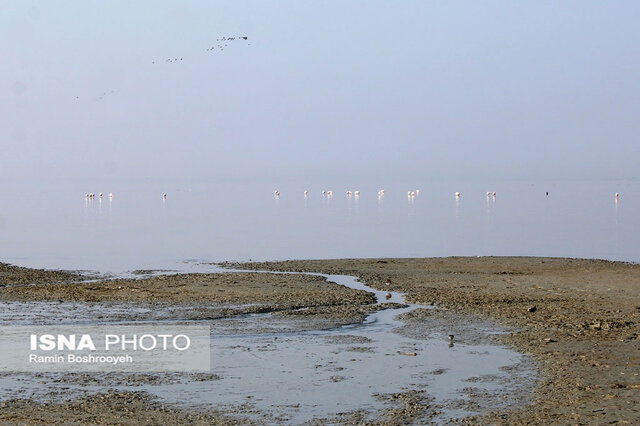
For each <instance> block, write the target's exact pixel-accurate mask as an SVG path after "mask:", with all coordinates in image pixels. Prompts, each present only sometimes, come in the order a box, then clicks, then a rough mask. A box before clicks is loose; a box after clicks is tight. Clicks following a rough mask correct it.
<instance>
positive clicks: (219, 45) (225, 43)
mask: <svg viewBox="0 0 640 426" xmlns="http://www.w3.org/2000/svg"><path fill="white" fill-rule="evenodd" d="M248 40H249V37H247V36H235V37H226V36H225V37H221V38H218V39H216V44H215V45H212V46H211V47H207V49H206V52H214V51H216V50H218V51H223V50H224V49H225V48H228V47H229V46H230V43H235V44H237V43H238V42H241V41H243V42H247V41H248ZM246 45H247V46H251V43H248V42H247V43H246ZM183 60H184V57H182V56H174V57H170V58H166V59H165V60H164V61H162V62H164V63H173V62H181V61H183ZM158 62H160V61H158V60H155V59H154V60H152V61H151V64H156V63H158ZM115 93H116V91H115V90H109V91H106V92H103V93H102V95H100V96H98V97H97V98H93V99H97V100H102V99H104V98H105V97H107V96H110V95H114V94H115ZM75 99H76V100H79V99H80V96H76V97H75ZM94 195H95V194H94Z"/></svg>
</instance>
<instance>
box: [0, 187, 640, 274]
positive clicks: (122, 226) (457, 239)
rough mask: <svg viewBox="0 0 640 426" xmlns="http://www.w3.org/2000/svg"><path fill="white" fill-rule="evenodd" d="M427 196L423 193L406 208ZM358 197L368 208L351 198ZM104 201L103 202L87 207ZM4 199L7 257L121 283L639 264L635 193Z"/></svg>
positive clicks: (0, 251) (136, 193)
mask: <svg viewBox="0 0 640 426" xmlns="http://www.w3.org/2000/svg"><path fill="white" fill-rule="evenodd" d="M381 188H384V189H385V190H386V193H385V195H384V196H383V197H382V198H379V197H378V195H377V192H378V190H379V189H381ZM275 189H278V190H279V191H280V194H281V195H280V197H279V198H276V197H274V193H273V191H274V190H275ZM323 189H326V190H333V191H334V195H333V197H331V198H329V197H323V196H322V194H321V191H322V190H323ZM415 189H419V190H420V193H419V195H418V196H416V197H415V198H412V199H410V198H408V197H407V191H408V190H415ZM304 190H308V191H309V195H308V197H306V198H305V197H304V195H303V191H304ZM347 190H354V191H355V190H359V191H360V196H359V197H353V196H352V197H351V198H347V197H346V195H345V193H346V191H347ZM101 191H102V192H103V193H104V194H105V196H104V197H103V199H102V201H100V200H99V199H98V198H96V199H95V200H93V201H88V200H86V199H85V196H84V194H85V193H86V192H95V193H96V194H97V193H98V192H101ZM456 191H460V192H461V194H462V195H461V197H460V198H459V199H456V198H455V196H454V193H455V192H456ZM487 191H496V192H497V197H496V198H495V199H493V198H487V197H486V195H485V194H486V192H487ZM546 191H549V196H546V195H545V192H546ZM109 192H113V193H114V198H113V199H109V198H108V197H107V196H106V194H108V193H109ZM163 192H166V193H167V199H166V200H163V199H162V196H161V194H162V193H163ZM616 192H619V193H620V194H621V195H620V199H619V201H618V202H616V201H615V197H614V193H616ZM0 194H1V195H2V197H1V198H0V259H2V260H3V261H7V262H10V263H15V264H19V265H25V266H34V267H46V268H69V269H88V270H97V271H102V272H122V271H127V270H131V269H136V268H177V269H180V268H181V265H182V264H183V262H184V261H186V260H194V259H195V260H203V261H222V260H248V259H253V260H268V259H298V258H346V257H382V256H384V257H420V256H448V255H535V256H568V257H589V258H606V259H615V260H626V261H639V260H640V250H639V249H640V214H639V213H640V183H638V182H633V181H624V182H617V181H607V182H603V181H600V182H597V181H594V182H532V183H529V182H509V183H504V182H503V183H470V182H460V183H428V182H412V183H394V184H386V185H385V184H361V185H358V184H353V185H347V184H345V183H344V182H342V183H334V184H317V183H315V184H302V183H295V182H288V183H271V182H251V183H217V182H214V181H198V182H195V181H194V182H181V183H175V182H171V183H169V182H165V183H162V182H112V183H105V182H102V183H91V182H88V183H83V184H78V183H73V184H71V183H69V182H37V183H19V182H18V183H16V182H6V181H5V182H1V183H0Z"/></svg>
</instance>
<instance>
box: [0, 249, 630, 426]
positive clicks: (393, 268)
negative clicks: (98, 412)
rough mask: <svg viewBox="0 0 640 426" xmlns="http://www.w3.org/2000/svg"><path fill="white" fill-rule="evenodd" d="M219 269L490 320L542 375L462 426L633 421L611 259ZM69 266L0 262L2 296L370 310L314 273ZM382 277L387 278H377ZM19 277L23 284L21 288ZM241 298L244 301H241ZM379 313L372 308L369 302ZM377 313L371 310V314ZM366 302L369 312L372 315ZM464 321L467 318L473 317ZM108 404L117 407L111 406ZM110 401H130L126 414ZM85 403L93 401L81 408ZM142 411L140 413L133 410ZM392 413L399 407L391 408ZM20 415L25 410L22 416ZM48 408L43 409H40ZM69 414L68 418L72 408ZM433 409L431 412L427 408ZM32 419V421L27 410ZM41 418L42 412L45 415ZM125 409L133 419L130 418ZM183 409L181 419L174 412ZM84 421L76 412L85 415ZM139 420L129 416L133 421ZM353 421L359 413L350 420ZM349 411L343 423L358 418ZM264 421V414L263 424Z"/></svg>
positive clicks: (318, 281)
mask: <svg viewBox="0 0 640 426" xmlns="http://www.w3.org/2000/svg"><path fill="white" fill-rule="evenodd" d="M225 266H227V267H234V268H243V269H256V270H272V271H291V272H296V271H297V272H318V273H325V274H345V275H353V276H357V277H359V278H360V279H361V280H362V281H363V282H365V283H366V284H367V285H369V286H371V287H373V288H376V289H379V290H389V291H399V292H404V293H407V302H415V303H420V304H426V305H433V306H435V309H428V310H427V309H419V310H416V311H413V312H411V313H410V314H409V315H407V316H406V317H405V318H402V320H403V321H404V322H405V323H406V324H407V325H408V326H410V325H413V329H414V330H415V329H416V328H417V329H419V327H421V326H423V324H424V322H425V321H438V320H441V321H448V322H449V323H451V324H454V326H455V325H456V324H457V326H458V328H459V330H457V331H456V335H457V336H458V337H457V339H462V340H461V342H462V343H464V339H465V338H469V339H471V334H469V335H468V336H465V331H464V324H465V323H468V322H469V321H473V320H472V319H473V318H475V319H477V320H483V321H484V320H487V321H495V322H496V323H498V324H500V325H502V326H504V327H506V328H507V329H509V330H510V332H509V333H507V334H502V335H496V336H492V337H491V339H493V340H494V341H495V342H498V343H501V344H504V345H507V346H510V347H513V348H516V349H517V350H519V351H521V352H524V353H527V354H530V355H531V356H532V357H533V358H534V359H535V361H536V362H537V364H538V366H539V369H540V373H541V380H539V381H538V383H537V385H535V386H532V388H533V389H532V394H531V396H530V398H529V400H528V401H526V404H525V405H522V406H520V407H518V408H515V409H514V408H509V409H506V410H501V409H496V410H494V411H493V412H489V413H488V414H485V415H483V416H475V417H468V418H463V419H460V420H459V421H460V422H468V423H504V424H513V423H532V422H533V423H610V422H622V423H624V422H633V420H634V419H637V418H639V417H640V411H639V410H640V377H639V376H638V373H640V340H638V333H639V328H640V266H638V265H632V264H627V263H619V262H608V261H597V260H579V259H556V258H520V257H483V258H464V257H456V258H434V259H344V260H321V261H286V262H261V263H244V264H236V263H227V264H225ZM81 279H82V276H81V275H79V274H75V273H68V272H58V271H40V270H30V269H26V268H18V267H13V266H8V265H0V286H1V287H0V300H1V301H22V302H25V303H31V302H36V301H51V302H59V303H62V302H78V301H82V302H100V303H102V302H111V303H119V302H127V303H140V304H148V303H156V304H168V305H176V304H183V305H184V304H186V305H188V304H193V303H196V302H198V303H199V302H203V301H204V302H213V303H216V304H228V305H234V304H238V305H241V307H237V306H229V307H228V308H225V309H226V310H222V311H217V313H215V314H212V312H210V311H207V310H206V309H205V310H200V311H199V310H197V309H196V310H194V312H195V313H194V319H198V318H210V317H211V316H212V315H220V316H232V315H244V314H246V313H252V312H275V313H276V314H277V315H283V316H291V317H296V318H298V317H303V318H305V319H309V320H311V319H314V320H316V321H318V319H320V323H321V324H323V326H331V325H336V324H345V323H349V322H358V321H362V319H363V318H364V316H365V315H366V314H367V313H369V312H371V311H372V307H371V305H372V303H373V302H374V301H372V299H371V297H372V296H371V294H370V293H366V292H361V291H357V290H353V289H346V288H344V287H342V286H338V285H335V284H328V283H326V282H325V281H324V279H322V278H320V277H310V276H305V275H300V274H293V275H277V276H276V275H273V274H257V273H256V274H253V273H228V274H176V275H164V276H159V277H154V278H150V279H144V280H112V281H104V282H90V283H78V281H80V280H81ZM386 280H390V281H391V284H390V285H387V284H385V281H386ZM25 284H30V285H26V286H25ZM247 304H250V306H246V305H247ZM378 308H379V307H378ZM378 308H375V309H378ZM375 309H374V310H375ZM470 318H471V320H470ZM398 399H399V400H400V401H404V402H405V405H406V404H409V405H410V406H411V410H410V411H409V412H410V413H423V414H424V412H425V411H428V409H429V407H428V405H429V404H428V402H425V401H426V400H424V399H421V398H419V397H418V396H416V394H415V393H407V394H406V395H400V396H398ZM113 401H116V402H113ZM117 401H120V403H122V401H129V402H130V403H132V404H134V405H135V406H136V408H135V410H132V409H131V407H129V408H127V404H124V405H122V410H124V411H123V412H122V413H120V414H121V415H122V417H118V413H117V411H118V410H119V409H120V408H117V407H119V404H120V403H118V402H117ZM78 404H80V406H82V407H84V408H83V409H84V410H88V412H93V411H92V410H94V409H97V407H101V406H102V407H103V409H104V407H105V404H106V406H109V407H111V410H112V411H113V410H115V411H113V412H112V413H110V414H113V416H112V417H109V416H107V417H104V423H107V424H108V423H110V422H116V423H117V422H118V420H117V419H119V418H120V421H122V422H128V423H135V422H137V421H139V420H140V419H142V417H135V416H136V415H134V414H131V413H130V412H134V411H135V412H141V413H145V412H146V411H149V410H151V411H152V412H153V413H152V414H149V413H147V414H148V415H149V416H150V417H149V418H152V419H154V422H158V423H159V422H162V421H163V420H162V419H163V416H165V415H166V417H164V419H165V420H166V421H169V422H172V423H198V422H202V423H206V422H211V421H212V420H211V419H213V418H216V419H217V420H216V421H219V422H221V423H223V424H224V423H225V422H230V423H234V422H240V420H238V419H234V418H228V417H227V416H226V414H225V413H209V414H202V413H200V414H197V416H213V417H201V418H198V417H195V418H194V417H190V416H194V415H195V414H193V413H190V412H188V411H183V410H180V409H174V408H170V409H169V408H166V407H165V408H166V410H169V411H170V413H168V412H167V413H164V414H162V413H163V410H164V409H165V408H163V407H162V406H161V405H158V404H157V403H155V402H151V401H149V400H147V399H145V398H144V397H132V396H131V395H128V394H127V395H125V394H122V395H120V394H109V395H108V396H105V397H104V398H103V399H95V398H94V397H87V398H85V399H83V400H82V401H80V402H78ZM88 406H91V408H87V407H88ZM140 406H144V407H146V408H140ZM78 407H79V405H77V404H75V405H74V403H65V404H53V405H52V404H44V405H43V404H40V403H37V402H35V401H24V400H22V401H17V400H16V401H10V402H5V403H2V404H0V421H9V422H17V423H26V424H29V423H35V422H36V421H37V420H36V419H41V420H40V421H42V419H45V418H47V417H48V419H49V421H51V420H53V419H55V418H57V417H59V416H60V415H61V413H66V414H65V415H67V414H68V415H71V416H72V417H73V416H74V415H75V416H80V415H81V412H82V410H79V409H78ZM398 410H399V411H398ZM21 413H22V414H21ZM47 413H50V416H47ZM74 413H75V414H74ZM387 414H388V416H387V417H386V418H385V421H386V422H388V423H397V424H403V423H406V422H411V421H414V420H415V418H416V417H415V416H411V415H407V409H406V407H405V410H404V411H403V410H401V409H396V412H395V415H394V414H393V413H392V412H391V411H390V412H389V413H387ZM433 415H435V414H433ZM31 416H33V417H31ZM43 416H44V417H43ZM132 416H133V417H132ZM181 416H182V417H181ZM83 419H86V418H83V417H76V421H77V422H83ZM136 419H138V420H136ZM358 419H360V420H358ZM362 419H364V417H361V418H359V417H358V416H357V415H356V414H351V417H349V418H343V419H340V421H341V422H347V421H356V422H358V421H362ZM265 421H266V420H265Z"/></svg>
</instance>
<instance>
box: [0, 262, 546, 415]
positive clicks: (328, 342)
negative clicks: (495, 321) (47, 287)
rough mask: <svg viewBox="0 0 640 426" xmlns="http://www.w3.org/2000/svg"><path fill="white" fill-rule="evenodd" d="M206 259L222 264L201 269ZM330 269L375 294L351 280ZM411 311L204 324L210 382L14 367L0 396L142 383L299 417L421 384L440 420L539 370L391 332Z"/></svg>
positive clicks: (102, 319)
mask: <svg viewBox="0 0 640 426" xmlns="http://www.w3.org/2000/svg"><path fill="white" fill-rule="evenodd" d="M205 267H208V268H209V271H216V270H219V269H218V268H216V267H215V266H207V265H200V268H205ZM194 269H196V268H195V267H194ZM313 275H320V274H313ZM326 277H327V279H329V280H330V281H334V282H337V283H339V284H342V285H345V286H348V287H351V288H357V289H361V290H366V291H374V290H373V289H371V288H369V287H368V286H366V285H364V284H362V283H360V282H359V281H357V280H356V279H355V278H354V277H351V276H346V275H329V276H326ZM375 294H376V297H377V300H378V302H379V303H381V302H387V301H390V302H400V303H401V302H403V297H402V294H400V293H396V292H390V294H391V298H389V299H387V298H386V295H387V292H384V291H375ZM418 307H421V306H420V305H408V306H406V307H403V308H399V309H388V310H383V311H378V312H375V313H373V314H371V315H369V316H368V317H367V318H366V319H365V321H364V322H363V324H354V325H348V326H343V327H339V328H329V329H319V330H310V331H305V330H300V329H298V328H297V327H296V324H295V323H296V322H297V321H299V322H304V321H301V320H290V319H283V318H276V317H275V316H273V315H270V314H257V315H246V316H241V317H231V318H225V319H219V320H208V321H200V322H201V323H204V324H209V325H210V326H211V334H212V337H211V339H212V340H211V351H212V352H211V365H212V369H211V373H213V374H214V375H215V379H213V380H206V379H205V380H202V379H201V378H200V377H193V376H189V375H182V376H181V375H173V376H172V375H169V377H167V376H166V375H165V376H162V375H161V376H158V377H163V378H159V379H154V380H155V381H157V383H154V381H152V382H151V384H149V383H147V382H144V381H143V382H141V383H133V384H127V385H123V384H122V383H123V382H124V383H126V382H127V381H129V382H131V381H133V382H135V380H130V379H126V377H125V378H122V377H119V376H114V375H111V376H101V375H100V374H97V375H96V374H94V375H95V376H96V377H93V376H91V378H89V379H87V377H84V376H81V377H80V380H79V379H78V377H75V376H71V377H69V375H64V374H58V375H54V374H49V375H47V374H44V375H43V374H36V375H30V374H13V375H5V376H3V377H0V399H7V398H14V397H31V398H37V399H39V400H56V399H64V398H68V397H70V395H74V394H75V395H76V396H77V395H78V394H81V393H95V392H100V391H104V390H105V388H116V389H120V390H146V391H148V392H149V393H151V394H153V395H156V396H158V397H160V398H161V399H163V400H165V401H167V402H170V403H177V404H180V405H187V406H196V407H198V406H199V407H205V408H211V407H214V408H216V409H221V410H231V411H241V412H242V413H244V414H246V413H249V414H250V415H253V416H256V417H258V418H260V419H262V420H265V416H266V418H269V419H271V420H273V421H282V422H287V423H289V422H293V423H300V422H303V421H307V420H310V419H313V418H327V417H329V418H330V417H332V416H335V415H337V414H338V413H345V412H350V411H356V410H367V411H370V412H376V411H378V410H381V409H384V408H386V407H391V406H392V405H391V404H392V403H390V402H389V398H388V396H384V395H386V394H392V393H398V392H404V391H407V390H410V389H415V390H422V391H425V394H424V396H425V398H428V399H429V400H431V401H432V402H433V403H435V404H437V405H438V406H439V407H441V408H440V411H441V412H442V414H441V415H440V419H441V420H445V419H447V418H450V417H455V416H461V415H466V414H471V413H474V412H478V410H482V409H489V408H497V407H504V406H507V405H511V404H517V403H520V402H521V400H522V398H524V397H526V394H527V390H528V389H529V388H530V387H531V384H532V383H533V382H532V381H533V380H534V378H535V374H534V370H533V367H532V364H531V362H530V360H529V359H528V358H527V357H525V356H523V355H521V354H519V353H517V352H515V351H512V350H510V349H507V348H503V347H499V346H496V345H492V344H488V343H475V342H465V341H464V340H461V341H456V342H455V343H453V344H451V343H449V341H448V338H447V337H446V335H447V331H446V325H443V324H432V326H433V328H420V329H419V331H420V337H415V336H409V335H408V334H407V333H398V332H397V330H398V327H400V326H402V325H404V323H403V322H401V321H399V320H397V319H396V317H397V315H399V314H401V313H406V312H409V311H412V310H414V309H416V308H418ZM201 308H203V307H200V306H199V307H198V309H201ZM0 309H1V310H0V312H2V316H0V324H1V325H27V324H47V323H56V324H91V323H93V324H104V323H123V322H124V323H139V322H148V321H154V322H156V323H162V322H163V318H165V319H166V318H169V319H170V320H171V323H173V324H176V323H178V324H179V323H180V322H181V321H184V319H187V318H188V317H189V312H193V311H194V307H193V306H191V305H184V306H182V305H175V306H171V305H167V306H160V308H158V306H144V305H143V304H127V303H122V302H117V303H57V302H35V303H28V304H27V303H21V302H3V303H1V304H0ZM405 327H407V326H405ZM423 327H424V326H423ZM496 332H500V330H499V329H496V328H495V327H490V326H488V325H482V324H479V325H477V326H476V327H475V329H474V334H475V335H477V336H480V340H482V336H486V335H488V334H490V333H496ZM414 334H415V333H414ZM172 377H173V378H172ZM176 377H177V380H176ZM42 383H47V386H46V387H44V386H42ZM469 392H475V393H483V394H484V397H483V398H484V399H480V400H478V399H476V400H474V402H473V405H466V404H469V400H470V398H469V396H468V395H466V394H467V393H469ZM239 407H242V408H239ZM255 410H258V411H255ZM252 411H254V412H253V414H252Z"/></svg>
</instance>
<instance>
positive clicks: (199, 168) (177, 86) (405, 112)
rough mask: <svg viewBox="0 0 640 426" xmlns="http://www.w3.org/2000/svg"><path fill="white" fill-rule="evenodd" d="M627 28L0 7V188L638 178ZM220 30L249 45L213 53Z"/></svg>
mask: <svg viewBox="0 0 640 426" xmlns="http://www.w3.org/2000/svg"><path fill="white" fill-rule="evenodd" d="M639 22H640V2H637V1H615V2H603V1H585V0H580V1H529V2H514V1H467V2H456V1H424V0H421V1H399V2H398V1H393V2H392V1H344V0H342V1H334V2H326V1H322V2H321V1H313V2H311V1H300V0H296V1H288V2H287V1H264V0H260V1H253V2H247V1H225V2H210V1H201V2H195V1H191V2H184V1H171V2H167V1H158V0H153V1H134V2H131V1H103V0H100V1H87V0H81V1H55V2H54V1H41V2H30V1H23V0H20V1H17V0H16V1H0V58H1V64H2V65H1V66H0V91H1V94H2V95H1V96H0V117H1V118H0V141H1V149H2V150H1V155H0V177H3V178H5V179H8V178H16V177H26V176H37V177H41V178H55V177H78V178H86V177H96V178H128V177H137V176H143V177H149V178H173V177H204V176H206V177H215V178H218V177H231V178H255V177H257V178H268V179H270V178H286V177H290V178H297V177H305V178H308V179H319V180H321V179H326V178H328V177H331V178H332V179H334V180H335V179H340V178H353V177H358V178H361V179H369V178H374V177H375V178H377V179H392V178H398V179H400V178H403V179H404V178H408V179H451V178H456V179H485V178H489V179H493V178H516V179H517V178H584V177H594V178H627V177H636V178H637V177H640V173H639V172H638V166H639V164H638V159H639V158H640V144H639V142H640V141H639V140H638V135H640V119H639V112H640V25H639V24H638V23H639ZM223 36H247V37H249V39H248V42H249V43H251V45H250V46H249V45H248V44H247V43H246V42H245V43H236V44H233V43H232V44H230V45H229V46H228V48H226V49H225V50H224V51H215V52H213V53H211V52H207V51H206V49H207V48H208V47H210V46H212V45H216V44H217V43H216V39H217V38H220V37H223ZM169 57H172V58H173V57H182V58H183V61H181V62H178V63H166V62H164V60H165V59H166V58H169ZM152 61H155V64H152ZM111 91H113V93H111ZM104 93H107V95H106V96H103V99H99V98H100V96H102V95H103V94H104ZM76 97H77V98H76Z"/></svg>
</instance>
